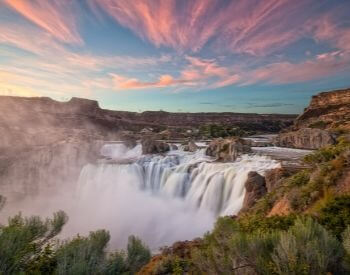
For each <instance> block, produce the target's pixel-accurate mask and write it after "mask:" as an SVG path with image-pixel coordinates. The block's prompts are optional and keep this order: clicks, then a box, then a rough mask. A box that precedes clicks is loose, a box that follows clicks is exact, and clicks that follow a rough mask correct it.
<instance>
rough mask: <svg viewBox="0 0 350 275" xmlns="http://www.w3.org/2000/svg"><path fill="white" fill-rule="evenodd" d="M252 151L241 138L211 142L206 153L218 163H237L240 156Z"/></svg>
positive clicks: (219, 139) (220, 139)
mask: <svg viewBox="0 0 350 275" xmlns="http://www.w3.org/2000/svg"><path fill="white" fill-rule="evenodd" d="M250 151H251V149H250V146H249V145H246V142H245V141H244V140H242V139H240V138H226V139H223V138H218V139H214V140H213V141H212V142H210V144H209V145H208V148H207V150H206V152H205V153H206V155H208V156H211V157H215V158H217V160H218V161H223V162H226V161H235V160H236V159H237V157H238V156H239V155H240V154H243V153H248V152H250Z"/></svg>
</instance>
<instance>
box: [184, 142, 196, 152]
mask: <svg viewBox="0 0 350 275" xmlns="http://www.w3.org/2000/svg"><path fill="white" fill-rule="evenodd" d="M197 150H198V146H197V144H196V143H195V142H194V141H193V140H191V141H189V142H188V144H187V145H185V146H184V151H188V152H196V151H197Z"/></svg>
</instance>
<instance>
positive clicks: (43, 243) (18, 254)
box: [0, 211, 68, 274]
mask: <svg viewBox="0 0 350 275" xmlns="http://www.w3.org/2000/svg"><path fill="white" fill-rule="evenodd" d="M67 220H68V218H67V215H66V214H65V213H64V212H63V211H59V212H57V213H55V214H54V215H53V218H52V219H46V220H44V221H43V220H42V219H41V218H40V217H38V216H32V217H30V218H23V217H22V215H21V214H18V215H16V216H14V217H13V218H9V220H8V225H6V226H0V274H18V273H21V272H26V271H28V270H36V268H34V267H33V263H34V262H35V261H37V260H38V259H39V258H40V255H42V253H43V250H44V251H45V248H46V247H47V245H48V244H49V242H50V240H52V239H53V238H54V237H55V236H57V234H58V233H60V231H61V230H62V228H63V226H64V224H65V223H66V222H67ZM46 249H47V248H46ZM46 252H47V251H46Z"/></svg>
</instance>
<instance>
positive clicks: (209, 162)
mask: <svg viewBox="0 0 350 275" xmlns="http://www.w3.org/2000/svg"><path fill="white" fill-rule="evenodd" d="M101 153H102V154H103V155H104V156H105V157H106V158H105V159H102V160H101V161H100V162H99V163H98V164H94V165H93V164H89V165H87V166H85V167H84V168H83V170H82V172H81V175H80V178H79V182H78V190H77V193H76V194H77V205H78V206H77V209H76V210H77V211H78V212H80V211H81V210H84V209H85V210H86V208H87V207H88V208H89V217H90V218H92V217H93V219H94V220H95V223H96V224H99V226H100V227H101V228H107V229H109V230H110V231H111V232H112V237H113V239H112V241H113V240H114V242H115V243H116V244H119V245H120V244H124V243H125V240H126V237H127V236H128V235H130V234H135V235H138V236H139V237H141V238H142V239H143V240H144V241H145V242H146V243H148V244H149V245H150V246H151V248H153V249H156V248H158V247H160V246H162V245H167V244H171V243H172V242H174V241H177V240H184V239H191V238H195V237H198V236H201V235H202V234H203V233H205V232H206V231H208V230H210V229H211V228H212V226H213V223H214V222H215V220H216V218H217V217H218V216H220V215H233V214H236V213H237V212H238V211H239V210H240V208H241V207H242V202H243V199H244V194H245V188H244V183H245V181H246V179H247V175H248V173H249V171H257V172H259V173H261V174H263V173H264V171H266V170H268V169H272V168H275V167H278V166H279V164H278V162H276V161H274V160H272V159H270V158H268V157H265V156H257V155H243V156H242V157H241V158H240V159H238V160H237V161H236V162H233V163H217V162H213V159H211V158H209V157H207V156H205V154H204V149H201V150H198V151H197V152H195V153H190V152H184V151H182V150H176V151H170V152H169V153H167V154H165V155H146V156H142V155H141V146H140V145H137V146H136V147H135V148H133V149H131V150H128V149H127V148H126V147H125V146H124V145H122V144H108V145H105V146H104V147H103V149H102V151H101ZM80 208H84V209H80ZM85 212H86V211H85ZM80 213H84V212H80ZM73 226H74V225H73ZM77 227H78V225H77Z"/></svg>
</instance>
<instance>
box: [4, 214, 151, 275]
mask: <svg viewBox="0 0 350 275" xmlns="http://www.w3.org/2000/svg"><path fill="white" fill-rule="evenodd" d="M67 220H68V217H67V215H66V214H65V213H64V212H62V211H60V212H57V213H55V214H54V215H53V218H51V219H46V220H42V219H41V218H40V217H37V216H32V217H29V218H24V217H22V216H21V215H20V214H19V215H16V216H15V217H12V218H9V220H8V225H2V226H0V274H2V275H9V274H62V275H63V274H65V275H66V274H72V275H79V274H135V273H136V272H137V271H138V270H139V269H140V268H141V267H142V266H143V265H145V264H146V263H147V262H148V261H149V260H150V258H151V253H150V251H149V249H148V248H147V247H146V246H145V245H144V244H143V243H142V242H141V240H139V239H138V238H136V237H135V236H130V237H129V239H128V244H127V249H126V251H116V252H114V253H108V252H107V251H106V248H107V245H108V242H109V239H110V235H109V233H108V232H107V231H105V230H98V231H95V232H90V234H89V236H87V237H82V236H79V235H78V236H76V237H75V238H73V239H69V240H64V241H60V240H58V239H57V238H55V237H56V236H57V235H58V234H59V233H60V232H61V230H62V228H63V226H64V225H65V224H66V222H67Z"/></svg>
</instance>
